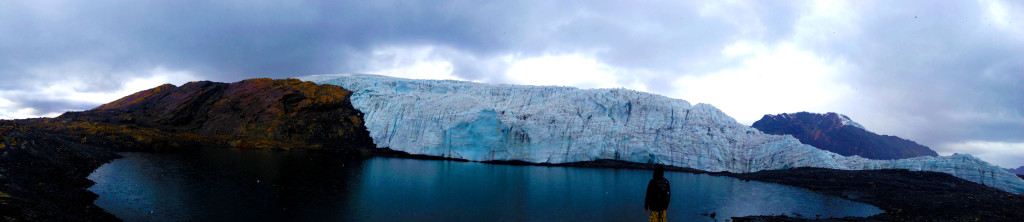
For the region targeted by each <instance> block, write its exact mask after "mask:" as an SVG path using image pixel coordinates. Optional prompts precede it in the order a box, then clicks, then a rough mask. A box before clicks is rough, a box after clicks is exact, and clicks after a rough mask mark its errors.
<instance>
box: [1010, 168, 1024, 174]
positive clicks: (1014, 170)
mask: <svg viewBox="0 0 1024 222" xmlns="http://www.w3.org/2000/svg"><path fill="white" fill-rule="evenodd" d="M1006 171H1010V173H1016V174H1017V175H1024V166H1020V167H1017V169H1013V168H1006Z"/></svg>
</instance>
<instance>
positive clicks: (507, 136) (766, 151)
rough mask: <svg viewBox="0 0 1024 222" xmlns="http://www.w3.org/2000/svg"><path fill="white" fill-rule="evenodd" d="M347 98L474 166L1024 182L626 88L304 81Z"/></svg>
mask: <svg viewBox="0 0 1024 222" xmlns="http://www.w3.org/2000/svg"><path fill="white" fill-rule="evenodd" d="M300 79H302V80H306V81H314V82H317V83H321V84H332V85H338V86H341V87H343V88H345V89H348V90H351V91H353V95H352V97H351V101H352V105H353V106H355V108H356V109H359V110H360V111H362V112H363V113H364V116H363V117H364V121H365V125H366V128H367V129H368V130H369V131H370V137H371V138H373V141H374V143H375V144H376V145H377V147H382V148H383V147H388V148H391V149H394V150H400V151H405V152H408V153H412V154H424V155H431V156H441V157H451V158H460V159H466V160H471V161H488V160H519V161H526V162H532V163H568V162H579V161H590V160H597V159H614V160H623V161H630V162H638V163H660V164H666V165H673V166H680V167H689V168H693V169H698V170H705V171H712V172H718V171H729V172H736V173H745V172H756V171H761V170H774V169H786V168H793V167H820V168H831V169H844V170H861V169H908V170H917V171H935V172H943V173H949V174H951V175H953V176H956V177H959V178H962V179H965V180H969V181H973V182H976V183H979V184H984V185H987V186H990V187H993V188H997V189H1000V190H1004V191H1007V192H1011V193H1016V194H1024V180H1022V179H1020V178H1019V177H1017V176H1016V175H1013V174H1012V173H1009V172H1006V171H1005V170H1002V169H1000V168H999V167H997V166H994V165H991V164H989V163H987V162H984V161H982V160H980V159H978V158H976V157H973V156H971V155H967V154H954V155H952V156H939V157H917V158H910V159H900V160H870V159H865V158H861V157H858V156H851V157H846V156H842V155H839V154H836V153H832V152H829V151H824V150H820V149H818V148H815V147H813V146H810V145H806V144H802V143H800V141H799V140H797V139H795V138H793V137H792V136H788V135H770V134H764V133H762V132H760V131H758V130H757V129H754V128H752V127H749V126H746V125H743V124H740V123H739V122H736V120H735V119H733V118H732V117H729V116H728V115H725V113H723V112H722V111H720V110H718V109H717V108H715V107H714V106H711V105H708V104H696V105H691V104H690V103H689V102H687V101H685V100H680V99H673V98H669V97H665V96H661V95H657V94H651V93H644V92H639V91H634V90H628V89H578V88H573V87H558V86H525V85H504V84H483V83H474V82H467V81H455V80H414V79H403V78H394V77H387V76H379V75H368V74H337V75H315V76H305V77H300Z"/></svg>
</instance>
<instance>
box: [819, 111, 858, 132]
mask: <svg viewBox="0 0 1024 222" xmlns="http://www.w3.org/2000/svg"><path fill="white" fill-rule="evenodd" d="M828 114H837V113H833V112H830V113H826V115H828ZM838 115H839V117H840V118H842V120H843V125H844V126H853V127H857V128H861V129H863V130H868V129H867V128H864V126H862V125H860V123H857V122H854V121H853V120H852V119H850V117H848V116H846V115H843V114H838Z"/></svg>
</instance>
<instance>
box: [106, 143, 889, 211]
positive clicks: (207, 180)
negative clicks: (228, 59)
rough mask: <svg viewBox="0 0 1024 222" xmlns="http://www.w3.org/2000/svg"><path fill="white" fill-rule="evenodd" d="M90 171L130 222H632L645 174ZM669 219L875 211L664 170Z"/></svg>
mask: <svg viewBox="0 0 1024 222" xmlns="http://www.w3.org/2000/svg"><path fill="white" fill-rule="evenodd" d="M124 155H125V156H126V158H122V159H118V160H115V161H113V162H111V163H109V164H106V165H104V166H102V167H100V168H99V169H97V170H96V172H94V173H93V174H92V175H90V177H89V178H90V179H92V180H93V181H96V182H97V184H96V185H95V186H93V187H92V188H90V190H91V191H93V192H95V193H97V194H99V195H100V198H99V199H97V201H96V204H97V205H99V206H100V207H102V208H104V209H106V210H107V211H109V212H111V213H113V214H114V215H116V216H118V217H120V218H122V219H125V220H128V221H137V220H151V221H152V220H204V221H205V220H261V221H262V220H283V219H288V220H303V221H309V220H312V221H352V220H355V221H380V220H385V221H465V220H486V221H493V220H498V221H537V220H542V221H552V220H554V221H564V220H584V221H609V220H611V221H636V220H645V218H646V214H644V213H643V197H644V191H645V189H646V185H647V180H649V179H650V177H651V172H650V171H641V170H615V169H585V168H567V167H538V166H508V165H492V164H482V163H472V162H455V161H434V160H412V159H396V158H372V159H358V158H351V157H347V156H344V155H338V154H330V153H303V152H277V151H237V150H229V149H202V150H201V151H199V152H196V153H185V154H144V153H126V154H124ZM665 177H666V178H668V179H669V180H670V181H671V182H672V190H673V198H672V203H671V205H670V207H669V214H668V216H669V220H673V221H683V220H686V221H692V220H698V221H704V220H712V219H711V218H709V217H707V216H702V215H701V214H702V213H712V212H713V213H716V218H715V219H718V220H722V219H724V218H728V217H731V216H744V215H770V214H782V213H785V214H787V215H794V213H796V214H800V215H804V216H806V217H810V218H814V217H815V215H821V216H822V217H843V216H868V215H873V214H877V213H881V211H880V210H878V209H877V208H875V207H873V206H870V205H866V204H861V203H856V202H851V201H848V200H844V199H840V198H835V197H828V196H822V195H818V194H815V193H811V192H808V191H806V190H803V189H797V188H792V187H787V186H782V185H777V184H768V183H761V182H744V181H741V180H737V179H734V178H728V177H716V176H708V175H695V174H687V173H675V172H666V174H665Z"/></svg>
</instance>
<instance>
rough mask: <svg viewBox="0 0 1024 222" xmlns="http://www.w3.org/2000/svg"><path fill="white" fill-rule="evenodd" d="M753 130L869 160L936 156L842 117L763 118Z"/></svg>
mask: <svg viewBox="0 0 1024 222" xmlns="http://www.w3.org/2000/svg"><path fill="white" fill-rule="evenodd" d="M753 127H754V128H757V129H758V130H760V131H761V132H764V133H770V134H776V135H785V134H789V135H793V137H796V138H797V139H799V140H800V142H802V143H805V144H808V145H811V146H814V147H817V148H818V149H823V150H828V151H831V152H834V153H838V154H840V155H844V156H851V155H858V156H861V157H864V158H869V159H884V160H889V159H903V158H911V157H918V156H938V153H935V151H934V150H932V149H930V148H928V147H926V146H923V145H921V144H917V143H916V142H914V141H910V140H907V139H903V138H899V137H896V136H889V135H878V134H875V133H872V132H870V131H867V130H865V129H864V128H863V127H862V126H860V124H857V123H856V122H853V121H852V120H850V118H848V117H846V116H845V115H841V114H837V113H826V114H817V113H809V112H799V113H783V114H778V115H764V117H762V118H761V120H758V121H757V122H754V124H753Z"/></svg>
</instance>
